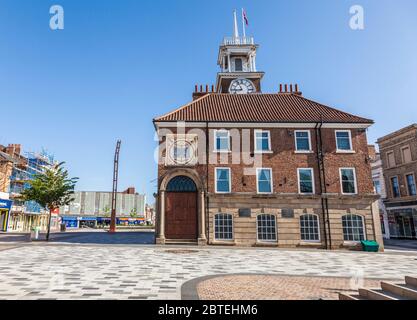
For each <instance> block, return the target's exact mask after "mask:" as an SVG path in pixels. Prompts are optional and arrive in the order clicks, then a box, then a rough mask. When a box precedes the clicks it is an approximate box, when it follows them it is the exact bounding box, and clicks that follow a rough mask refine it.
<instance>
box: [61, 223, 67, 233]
mask: <svg viewBox="0 0 417 320" xmlns="http://www.w3.org/2000/svg"><path fill="white" fill-rule="evenodd" d="M65 231H67V225H66V224H65V223H61V232H65Z"/></svg>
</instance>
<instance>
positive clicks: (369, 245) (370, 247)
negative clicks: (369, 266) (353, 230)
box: [362, 241, 379, 252]
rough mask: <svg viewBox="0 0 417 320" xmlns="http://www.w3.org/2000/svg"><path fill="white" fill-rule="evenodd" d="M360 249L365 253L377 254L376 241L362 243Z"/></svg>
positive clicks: (377, 245)
mask: <svg viewBox="0 0 417 320" xmlns="http://www.w3.org/2000/svg"><path fill="white" fill-rule="evenodd" d="M362 248H363V251H366V252H378V251H379V244H378V242H376V241H362Z"/></svg>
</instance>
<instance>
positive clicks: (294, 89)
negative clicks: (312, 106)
mask: <svg viewBox="0 0 417 320" xmlns="http://www.w3.org/2000/svg"><path fill="white" fill-rule="evenodd" d="M279 93H292V94H296V95H299V96H302V95H303V93H302V92H301V91H300V90H298V84H294V85H293V84H290V85H288V84H280V85H279Z"/></svg>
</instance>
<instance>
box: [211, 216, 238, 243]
mask: <svg viewBox="0 0 417 320" xmlns="http://www.w3.org/2000/svg"><path fill="white" fill-rule="evenodd" d="M219 214H223V215H228V216H231V217H232V239H217V238H216V216H217V215H219ZM213 233H214V235H213V236H214V241H218V242H222V241H226V242H227V241H231V242H233V241H235V221H234V217H233V214H231V213H223V212H218V213H216V214H215V215H214V217H213Z"/></svg>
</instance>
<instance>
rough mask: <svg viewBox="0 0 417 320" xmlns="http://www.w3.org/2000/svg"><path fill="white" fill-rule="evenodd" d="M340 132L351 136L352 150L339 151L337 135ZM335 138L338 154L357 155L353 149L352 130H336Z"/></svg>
mask: <svg viewBox="0 0 417 320" xmlns="http://www.w3.org/2000/svg"><path fill="white" fill-rule="evenodd" d="M339 132H347V133H348V134H349V144H350V150H343V149H339V145H338V143H337V134H338V133H339ZM334 137H335V139H336V152H337V153H355V151H354V149H353V144H352V131H351V130H335V131H334Z"/></svg>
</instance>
